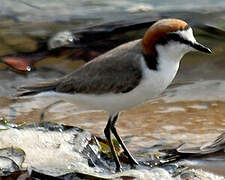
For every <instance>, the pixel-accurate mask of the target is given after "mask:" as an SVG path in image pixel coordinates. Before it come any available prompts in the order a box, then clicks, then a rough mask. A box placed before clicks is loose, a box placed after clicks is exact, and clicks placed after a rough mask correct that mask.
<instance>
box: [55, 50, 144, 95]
mask: <svg viewBox="0 0 225 180" xmlns="http://www.w3.org/2000/svg"><path fill="white" fill-rule="evenodd" d="M124 56H126V57H124ZM134 57H135V54H132V55H123V56H120V58H118V57H111V58H110V59H98V60H97V61H95V62H91V63H89V64H87V65H86V66H84V67H82V68H81V69H79V70H77V71H75V72H73V73H72V74H70V75H68V76H66V77H65V78H63V80H62V81H61V82H60V83H59V84H58V86H57V87H56V91H57V92H65V93H84V94H104V93H107V92H112V93H125V92H128V91H130V90H132V89H134V88H135V87H136V86H137V85H138V84H139V82H140V81H141V77H142V72H141V67H140V61H137V59H134Z"/></svg>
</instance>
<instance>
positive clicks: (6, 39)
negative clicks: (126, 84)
mask: <svg viewBox="0 0 225 180" xmlns="http://www.w3.org/2000/svg"><path fill="white" fill-rule="evenodd" d="M2 2H3V3H1V5H0V9H1V10H2V11H1V14H0V15H1V17H0V18H1V21H0V55H7V54H12V53H15V52H21V51H23V52H29V51H32V50H33V49H35V48H36V41H35V37H43V39H47V38H48V37H49V35H51V34H52V33H55V32H57V31H60V30H68V29H76V28H82V27H86V26H90V25H96V24H97V23H104V22H109V21H115V20H119V19H126V17H139V18H140V17H141V16H143V17H145V19H146V15H148V13H149V12H148V11H151V13H152V10H154V13H153V14H154V15H155V16H156V17H161V16H163V17H164V16H165V14H168V16H173V17H182V18H184V19H189V22H191V23H192V24H194V25H195V26H194V31H195V32H196V35H197V39H198V40H199V41H200V42H202V43H203V44H205V45H207V46H209V47H210V48H211V49H212V50H213V54H212V55H205V54H201V53H196V52H193V53H189V54H188V55H186V56H185V57H184V58H183V61H182V64H181V68H180V70H179V72H178V74H177V76H176V79H175V80H174V82H173V85H172V86H170V87H169V88H168V89H167V90H166V92H165V93H164V94H162V96H161V97H159V98H157V99H155V100H153V101H150V102H146V103H145V104H143V105H141V106H140V107H138V108H135V109H132V110H128V111H125V112H122V113H121V115H120V119H119V121H118V123H117V127H118V130H119V132H120V134H121V136H122V138H123V139H124V140H125V141H126V143H127V144H128V148H129V149H130V150H131V151H132V152H137V155H138V152H143V151H145V152H148V153H150V152H154V151H156V150H157V148H156V149H155V148H154V147H156V145H162V144H163V145H165V144H167V145H179V144H180V143H183V142H185V143H189V144H198V145H199V144H203V143H205V142H207V141H210V140H213V139H215V137H217V136H218V135H219V134H220V133H222V132H224V131H225V43H224V42H225V31H224V29H225V24H224V19H225V10H224V9H225V4H224V1H218V3H215V1H208V4H207V5H205V6H203V5H200V3H199V5H196V6H194V5H190V3H189V2H190V1H184V2H183V3H184V4H179V3H177V2H176V1H173V2H172V3H171V4H172V5H174V6H172V5H166V4H163V2H161V1H157V2H158V4H154V3H152V4H151V3H147V2H146V1H141V3H138V4H137V3H136V1H114V2H115V3H112V2H111V3H109V2H107V3H106V2H105V1H84V2H83V1H76V3H75V1H69V0H68V1H65V2H64V3H63V8H62V9H63V10H62V11H59V14H57V16H56V14H54V12H55V9H57V8H60V7H61V6H62V3H61V2H62V1H54V3H53V2H52V1H51V3H49V4H45V3H47V2H46V1H43V2H42V3H40V2H41V1H40V2H39V3H37V2H36V1H29V4H27V3H24V2H25V1H17V2H15V3H14V2H13V1H6V0H3V1H2ZM73 3H74V4H73ZM155 3H156V2H155ZM146 4H147V5H146ZM202 4H204V3H202ZM71 5H72V6H73V7H71ZM175 5H176V6H175ZM183 5H185V7H186V5H187V7H192V8H193V6H194V7H195V8H193V9H192V10H193V11H194V13H192V12H188V11H185V12H184V13H182V11H179V10H181V9H186V10H187V8H183ZM16 6H19V8H15V7H16ZM218 6H219V8H218ZM128 7H129V8H128ZM175 7H177V8H176V10H178V11H179V12H177V13H174V12H173V10H174V9H175ZM206 7H207V11H206V12H204V13H201V12H199V10H198V9H201V8H202V9H206ZM209 7H210V8H209ZM173 8H174V9H173ZM30 9H31V10H33V11H31V10H30ZM99 9H101V10H102V9H104V10H103V11H102V13H101V14H100V13H99ZM165 9H166V10H165ZM43 10H46V12H45V13H43V14H42V15H40V14H41V13H40V12H43ZM196 12H197V14H196ZM112 13H113V15H115V16H112ZM9 15H10V16H9ZM31 20H33V23H29V22H30V21H31ZM46 21H47V22H46ZM136 23H138V22H137V20H136ZM210 28H213V30H212V29H210ZM137 36H140V35H137ZM81 64H83V61H82V60H81V61H71V60H70V59H69V58H58V59H57V58H49V59H45V61H40V62H38V63H37V64H36V70H35V71H33V72H30V73H28V74H26V75H24V74H17V73H15V72H13V71H11V70H10V69H8V67H7V66H6V65H4V64H1V63H0V84H1V86H0V118H2V119H6V120H8V121H13V122H16V123H23V122H27V123H29V122H37V121H40V116H41V113H42V112H43V111H44V108H45V107H47V106H48V105H50V104H52V103H54V102H55V101H56V99H54V98H52V99H48V100H47V101H46V100H43V99H38V98H37V99H27V100H13V99H11V98H9V96H10V95H12V94H13V93H15V87H16V86H18V85H20V84H23V83H26V82H33V81H39V80H43V79H54V78H55V77H60V76H62V74H65V73H68V72H71V71H72V70H73V69H75V68H77V67H79V66H80V65H81ZM46 68H48V70H46ZM107 118H108V114H107V113H106V112H95V111H92V112H84V111H82V112H81V111H80V110H79V109H78V107H75V106H74V105H71V104H69V103H66V102H61V103H57V104H55V105H53V106H51V107H49V108H48V109H47V110H46V112H45V116H44V120H46V121H54V122H58V123H64V124H69V125H73V126H78V127H80V128H83V129H87V130H89V131H90V132H92V133H94V134H97V135H100V136H103V129H104V127H105V125H106V121H107Z"/></svg>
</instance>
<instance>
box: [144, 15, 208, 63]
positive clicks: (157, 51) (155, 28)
mask: <svg viewBox="0 0 225 180" xmlns="http://www.w3.org/2000/svg"><path fill="white" fill-rule="evenodd" d="M142 47H143V49H144V53H146V54H149V55H151V56H157V55H158V56H166V57H168V58H170V59H174V60H177V61H180V59H181V58H182V57H183V55H184V54H185V53H187V52H189V51H195V50H198V51H201V52H205V53H211V50H210V49H209V48H207V47H205V46H204V45H202V44H200V43H199V42H197V41H196V39H195V37H194V35H193V31H192V28H191V27H190V26H189V25H188V24H187V23H186V22H184V21H182V20H180V19H162V20H159V21H157V22H156V23H154V24H153V25H152V26H151V27H150V28H149V29H148V30H147V31H146V33H145V35H144V38H143V39H142Z"/></svg>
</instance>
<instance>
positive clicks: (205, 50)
mask: <svg viewBox="0 0 225 180" xmlns="http://www.w3.org/2000/svg"><path fill="white" fill-rule="evenodd" d="M192 47H193V48H194V49H196V50H198V51H201V52H205V53H208V54H211V53H212V51H211V50H210V49H209V48H207V47H205V46H203V45H202V44H200V43H198V42H195V43H193V44H192Z"/></svg>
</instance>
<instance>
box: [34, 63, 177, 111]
mask: <svg viewBox="0 0 225 180" xmlns="http://www.w3.org/2000/svg"><path fill="white" fill-rule="evenodd" d="M178 66H179V64H178ZM178 66H177V67H174V64H173V66H172V67H167V68H169V71H165V70H164V69H161V70H159V71H151V70H149V69H148V68H147V67H146V65H145V63H144V61H143V60H142V69H143V80H141V82H140V84H139V85H138V86H137V87H136V88H134V89H133V90H132V91H130V92H128V93H118V94H113V93H107V94H101V95H95V94H80V93H78V94H66V93H56V92H48V93H47V94H48V95H53V96H57V97H58V98H60V99H63V100H65V101H68V102H71V103H73V104H76V105H77V106H79V107H80V108H81V109H86V110H106V111H108V112H109V113H110V114H113V113H115V112H120V111H123V110H126V109H130V108H133V107H136V106H138V105H140V104H142V103H144V102H146V101H148V100H150V99H152V98H155V97H157V96H159V95H160V93H162V92H163V91H164V90H165V88H166V87H167V86H168V85H169V84H170V83H171V81H172V80H173V78H174V76H175V74H176V72H177V69H178ZM47 94H46V93H41V94H40V95H38V96H45V95H47Z"/></svg>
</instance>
